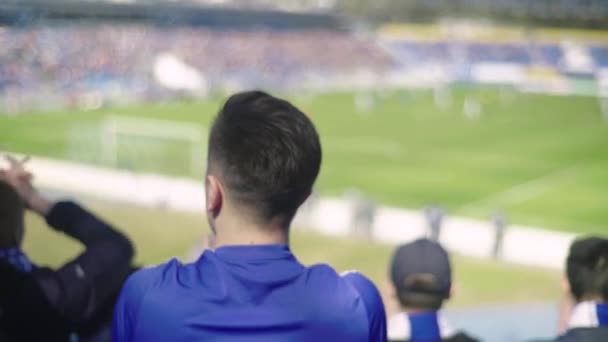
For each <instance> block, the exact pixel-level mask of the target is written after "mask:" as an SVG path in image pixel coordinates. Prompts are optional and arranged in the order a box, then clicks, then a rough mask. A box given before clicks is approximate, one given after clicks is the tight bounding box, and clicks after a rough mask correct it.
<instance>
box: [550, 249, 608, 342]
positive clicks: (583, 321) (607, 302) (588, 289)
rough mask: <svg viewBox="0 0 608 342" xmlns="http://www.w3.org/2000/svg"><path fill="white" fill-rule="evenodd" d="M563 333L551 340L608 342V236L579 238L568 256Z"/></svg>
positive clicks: (562, 341) (562, 311)
mask: <svg viewBox="0 0 608 342" xmlns="http://www.w3.org/2000/svg"><path fill="white" fill-rule="evenodd" d="M562 284H563V289H564V298H563V301H562V306H561V312H560V314H561V315H560V316H561V318H562V322H560V329H561V331H562V334H561V336H559V337H557V338H555V339H554V340H552V341H555V342H578V341H589V342H595V341H608V239H605V238H600V237H586V238H580V239H578V240H576V241H575V242H574V243H573V244H572V245H571V246H570V251H569V254H568V258H567V259H566V277H565V279H564V282H563V283H562Z"/></svg>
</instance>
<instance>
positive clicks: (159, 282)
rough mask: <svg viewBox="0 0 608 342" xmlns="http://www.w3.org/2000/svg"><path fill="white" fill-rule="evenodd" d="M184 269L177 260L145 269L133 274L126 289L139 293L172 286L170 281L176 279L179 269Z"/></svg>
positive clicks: (126, 284)
mask: <svg viewBox="0 0 608 342" xmlns="http://www.w3.org/2000/svg"><path fill="white" fill-rule="evenodd" d="M181 267H183V265H182V263H181V262H180V261H179V260H177V259H171V260H169V261H168V262H166V263H164V264H160V265H156V266H150V267H145V268H142V269H140V270H138V271H137V272H134V273H133V274H131V276H130V277H129V278H128V279H127V282H126V283H125V288H135V289H137V292H140V293H141V292H142V290H147V289H149V288H152V287H163V286H166V285H168V284H170V280H172V279H175V276H176V274H177V272H179V269H180V268H181Z"/></svg>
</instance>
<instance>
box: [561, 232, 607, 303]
mask: <svg viewBox="0 0 608 342" xmlns="http://www.w3.org/2000/svg"><path fill="white" fill-rule="evenodd" d="M566 276H567V278H568V283H569V287H570V292H571V293H572V296H573V297H574V299H576V300H577V301H579V302H580V301H584V300H597V301H608V239H604V238H600V237H587V238H582V239H578V240H576V241H575V242H574V243H573V244H572V245H571V246H570V252H569V254H568V259H567V260H566Z"/></svg>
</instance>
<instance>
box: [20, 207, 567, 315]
mask: <svg viewBox="0 0 608 342" xmlns="http://www.w3.org/2000/svg"><path fill="white" fill-rule="evenodd" d="M92 208H93V209H92V210H93V211H94V212H95V213H97V214H98V215H100V216H101V217H107V218H110V220H109V221H110V222H111V223H113V224H114V225H115V226H116V227H119V228H120V229H122V230H123V231H124V232H125V233H126V234H127V235H128V236H129V237H130V238H131V239H132V240H133V242H134V244H135V246H136V249H137V256H136V262H137V263H138V264H140V265H153V264H158V263H161V262H164V261H166V260H168V259H169V258H170V257H174V256H176V257H180V258H181V257H184V256H185V255H187V254H189V251H190V250H191V248H192V247H193V246H194V245H195V244H196V242H197V241H202V240H203V238H204V236H205V234H206V232H207V228H206V227H207V225H206V222H205V220H204V218H203V216H202V215H191V214H179V213H172V212H166V211H163V210H156V209H141V208H136V207H130V206H124V205H118V204H107V203H99V202H94V203H93V206H92ZM26 227H27V229H26V236H25V242H24V249H25V251H26V252H27V253H28V254H29V255H30V257H31V258H32V259H33V260H34V261H38V262H40V263H41V264H45V265H51V266H58V265H61V264H62V263H63V262H65V261H67V260H69V259H70V258H73V257H74V256H75V255H76V253H78V252H79V250H80V249H81V247H80V246H79V245H78V244H77V243H75V242H73V241H71V240H70V239H68V238H66V237H64V236H62V235H61V234H58V233H56V232H54V231H52V230H51V229H50V228H47V227H46V225H45V224H44V222H43V221H42V220H41V219H40V218H39V217H36V216H34V215H28V216H27V218H26ZM291 244H292V249H293V250H294V252H295V254H296V255H297V256H298V258H299V259H300V260H301V261H302V262H304V263H306V264H311V263H318V262H324V263H329V264H330V265H332V266H334V267H335V269H336V270H337V271H338V272H342V271H348V270H359V271H361V272H363V273H364V274H366V275H368V276H369V277H370V278H371V279H372V280H373V281H374V282H375V283H376V284H377V285H378V287H379V288H380V289H381V291H382V293H383V295H384V296H385V299H388V298H389V296H387V291H386V288H387V282H386V279H387V277H388V276H387V274H388V271H387V268H388V262H389V259H390V256H391V253H392V251H393V248H394V247H391V246H388V245H382V244H375V243H369V242H363V241H357V240H352V239H350V240H345V239H335V238H328V237H323V236H321V235H318V234H316V233H312V232H307V231H301V230H297V229H296V230H294V231H293V234H292V237H291ZM452 262H453V268H454V273H455V274H454V278H455V286H454V298H453V301H451V305H453V306H458V307H462V306H469V305H483V304H499V303H509V304H513V303H529V302H542V301H552V300H555V301H556V300H557V299H558V298H559V279H560V275H559V273H558V272H555V271H546V270H541V269H535V268H527V267H520V266H514V265H507V264H503V263H496V262H490V261H481V260H477V259H472V258H465V257H460V256H454V257H453V259H452ZM386 303H387V307H388V309H389V310H391V308H394V307H391V304H390V303H391V301H390V300H387V301H386Z"/></svg>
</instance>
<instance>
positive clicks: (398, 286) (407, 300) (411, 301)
mask: <svg viewBox="0 0 608 342" xmlns="http://www.w3.org/2000/svg"><path fill="white" fill-rule="evenodd" d="M389 276H390V278H391V282H392V286H393V290H394V294H395V297H396V298H397V300H398V301H399V304H400V306H401V312H399V313H398V314H396V315H394V316H392V317H391V318H390V320H389V321H388V339H389V341H391V342H406V341H409V342H416V341H425V342H440V341H445V342H475V341H477V340H476V339H475V338H473V337H471V336H469V335H467V334H465V333H463V332H460V331H458V330H456V329H455V328H454V327H453V326H452V325H451V324H450V322H449V321H448V319H447V318H446V317H445V316H444V315H443V314H442V313H441V307H442V306H443V303H444V301H446V300H447V299H449V298H450V293H451V288H452V268H451V265H450V258H449V256H448V253H447V252H446V251H445V249H443V247H441V245H440V244H439V243H437V242H434V241H432V240H430V239H420V240H416V241H414V242H411V243H407V244H404V245H401V246H399V247H398V248H397V250H396V251H395V254H394V255H393V259H392V262H391V265H390V269H389Z"/></svg>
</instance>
